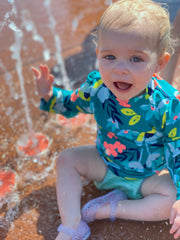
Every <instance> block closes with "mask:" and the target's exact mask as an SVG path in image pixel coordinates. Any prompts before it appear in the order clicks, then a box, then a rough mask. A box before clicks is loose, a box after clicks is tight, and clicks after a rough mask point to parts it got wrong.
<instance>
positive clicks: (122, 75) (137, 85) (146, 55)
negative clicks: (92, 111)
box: [97, 28, 161, 101]
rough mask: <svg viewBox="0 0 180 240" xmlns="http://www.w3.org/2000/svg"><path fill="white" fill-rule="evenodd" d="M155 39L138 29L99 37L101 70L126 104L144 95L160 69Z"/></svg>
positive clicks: (105, 81)
mask: <svg viewBox="0 0 180 240" xmlns="http://www.w3.org/2000/svg"><path fill="white" fill-rule="evenodd" d="M155 38H156V36H153V37H152V39H149V38H148V37H144V32H141V30H139V29H138V28H136V29H131V30H128V31H119V32H118V31H114V30H105V31H104V32H101V33H100V34H99V40H98V46H97V56H98V61H99V71H100V74H101V77H102V80H103V82H104V84H105V85H106V86H107V87H108V88H109V89H110V90H111V92H112V93H113V94H114V95H115V96H116V97H117V98H118V99H120V100H123V101H126V100H129V99H131V98H133V97H135V96H138V95H140V94H141V93H143V92H144V91H145V88H146V86H147V85H148V83H149V82H150V80H151V77H152V75H153V73H155V72H158V71H159V70H160V69H161V61H160V60H159V58H158V52H157V47H155V45H156V44H155Z"/></svg>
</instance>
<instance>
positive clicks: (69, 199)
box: [56, 146, 107, 240]
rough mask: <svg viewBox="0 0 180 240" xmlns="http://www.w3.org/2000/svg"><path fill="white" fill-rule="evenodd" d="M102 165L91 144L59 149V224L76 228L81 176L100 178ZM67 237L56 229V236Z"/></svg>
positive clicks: (104, 168) (101, 176)
mask: <svg viewBox="0 0 180 240" xmlns="http://www.w3.org/2000/svg"><path fill="white" fill-rule="evenodd" d="M106 171H107V169H106V165H105V163H104V162H103V160H102V159H101V157H100V156H99V153H98V151H97V149H96V147H95V146H83V147H77V148H72V149H68V150H65V151H63V152H62V153H61V154H60V155H59V157H58V159H57V199H58V207H59V211H60V215H61V220H62V224H63V225H64V226H67V227H69V228H73V229H75V228H77V226H78V225H79V222H80V219H81V213H80V199H81V191H82V183H81V176H83V177H86V178H88V179H90V180H96V181H101V180H102V179H103V178H104V176H105V174H106ZM62 239H63V240H66V239H68V240H69V239H71V238H69V236H67V235H66V234H64V233H59V235H58V237H57V238H56V240H62Z"/></svg>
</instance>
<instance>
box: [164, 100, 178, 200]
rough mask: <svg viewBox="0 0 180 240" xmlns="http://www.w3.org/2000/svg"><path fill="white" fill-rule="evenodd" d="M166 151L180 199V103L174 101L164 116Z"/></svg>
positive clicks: (168, 165) (168, 166) (168, 164)
mask: <svg viewBox="0 0 180 240" xmlns="http://www.w3.org/2000/svg"><path fill="white" fill-rule="evenodd" d="M163 122H164V123H163V124H164V136H165V138H164V150H165V159H166V163H167V168H168V170H169V173H170V175H171V178H172V180H173V182H174V184H175V186H176V189H177V200H179V199H180V101H179V100H178V99H173V100H172V101H171V102H170V104H169V107H168V110H167V111H166V112H164V114H163Z"/></svg>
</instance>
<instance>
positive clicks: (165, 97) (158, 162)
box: [40, 71, 180, 199]
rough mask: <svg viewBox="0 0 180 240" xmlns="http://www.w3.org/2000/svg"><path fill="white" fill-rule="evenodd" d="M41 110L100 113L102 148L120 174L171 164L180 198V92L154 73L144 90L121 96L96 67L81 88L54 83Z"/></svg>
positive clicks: (147, 172) (142, 173) (137, 173)
mask: <svg viewBox="0 0 180 240" xmlns="http://www.w3.org/2000/svg"><path fill="white" fill-rule="evenodd" d="M40 109H41V110H44V111H48V112H53V113H57V114H63V115H64V116H65V117H67V118H70V117H74V116H76V115H77V114H78V113H79V112H83V113H88V114H94V118H95V120H96V122H97V139H96V146H97V149H98V151H99V153H100V155H101V157H102V159H103V160H104V161H105V163H106V165H107V166H108V168H110V169H111V170H112V171H113V172H114V173H115V174H116V175H118V176H122V177H128V178H145V177H148V176H151V175H153V174H155V173H156V172H158V171H161V170H162V169H164V168H167V169H168V170H169V172H170V175H171V177H172V179H173V181H174V183H175V186H176V188H177V199H180V94H179V92H178V91H177V90H176V89H174V88H173V87H172V86H171V85H170V84H168V83H167V82H166V81H164V80H163V79H161V78H159V77H158V76H156V75H153V77H152V79H151V81H150V83H149V84H148V86H147V87H146V91H145V93H144V94H142V95H140V96H138V97H134V98H132V99H130V100H129V101H121V100H120V99H117V98H116V97H115V96H114V94H113V93H112V92H111V91H110V90H109V89H108V88H107V87H106V86H105V84H104V83H103V81H102V79H101V76H100V73H99V72H97V71H94V72H91V73H90V74H89V75H88V77H87V80H86V82H85V83H84V84H83V85H82V86H81V87H80V88H79V89H76V90H75V91H69V90H63V89H60V88H57V87H53V96H52V97H51V98H50V99H49V101H48V102H46V101H45V100H44V99H41V103H40Z"/></svg>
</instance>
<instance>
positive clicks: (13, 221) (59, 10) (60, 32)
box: [0, 0, 180, 240]
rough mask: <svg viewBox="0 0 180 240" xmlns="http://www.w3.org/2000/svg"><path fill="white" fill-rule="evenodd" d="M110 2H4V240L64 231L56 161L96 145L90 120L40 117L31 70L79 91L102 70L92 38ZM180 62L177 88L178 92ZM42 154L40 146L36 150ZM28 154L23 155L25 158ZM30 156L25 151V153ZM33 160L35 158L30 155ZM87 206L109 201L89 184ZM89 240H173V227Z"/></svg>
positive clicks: (113, 230) (127, 228)
mask: <svg viewBox="0 0 180 240" xmlns="http://www.w3.org/2000/svg"><path fill="white" fill-rule="evenodd" d="M110 3H111V1H108V0H93V1H87V0H81V1H74V0H58V1H56V0H31V1H28V0H26V1H24V0H14V1H13V0H9V1H8V0H3V1H2V0H1V1H0V79H1V80H0V83H1V91H0V126H1V128H0V131H1V132H0V133H1V134H0V239H1V240H4V239H7V240H21V239H23V240H26V239H27V240H30V239H33V240H41V239H42V240H43V239H45V240H51V239H52V240H53V239H55V237H56V235H57V231H56V229H57V227H58V225H59V224H60V223H61V219H60V216H59V213H58V207H57V201H56V190H55V187H56V172H55V159H56V157H57V155H58V153H59V152H60V151H62V150H63V149H66V148H69V147H72V146H79V145H86V144H94V140H95V136H96V126H95V122H94V120H93V118H92V117H90V116H84V115H80V116H79V117H77V118H75V119H73V120H69V121H66V120H64V119H63V118H61V117H59V116H57V115H56V116H55V115H52V114H48V113H44V112H40V111H39V109H38V106H39V98H38V96H37V93H36V90H35V84H34V79H33V75H32V72H31V67H32V66H36V67H38V66H39V64H40V63H46V64H47V65H48V66H49V67H50V69H51V71H52V73H53V74H54V75H55V77H56V84H58V85H59V86H61V87H63V88H69V89H74V88H76V87H78V86H79V85H80V84H81V83H82V82H84V80H85V79H86V76H87V74H88V73H89V72H90V71H92V70H94V69H97V62H96V55H95V51H94V46H93V43H92V37H91V36H90V35H89V34H90V33H91V31H92V30H93V29H94V28H95V27H96V26H97V24H98V21H99V18H100V16H101V14H102V13H103V11H104V10H105V9H106V8H107V6H108V5H109V4H110ZM179 74H180V61H179V64H178V66H177V68H176V74H175V77H174V80H173V85H175V86H176V87H177V88H178V89H179V90H180V85H179V80H180V79H179V78H180V77H179V76H180V75H179ZM37 135H38V136H39V135H40V136H41V135H43V136H44V137H45V138H44V140H42V144H41V147H39V149H41V150H42V153H38V151H37V152H33V151H34V149H33V146H32V149H31V151H30V152H29V155H27V151H26V149H25V148H26V146H27V145H28V144H30V142H29V139H31V138H35V140H37V138H36V136H37ZM35 145H36V146H37V144H35ZM22 149H23V150H22ZM24 149H25V150H24ZM30 153H31V154H30ZM83 185H84V188H83V196H82V205H83V204H84V203H85V202H87V201H88V200H90V199H92V198H94V197H96V196H99V195H102V194H104V192H102V191H98V190H97V189H95V187H94V186H93V184H92V183H91V182H88V181H86V180H85V179H84V180H83ZM90 227H91V230H92V234H91V237H90V238H89V239H90V240H96V239H98V240H102V239H107V240H116V239H118V240H132V239H133V240H139V239H144V240H145V239H146V240H151V239H153V240H157V239H159V240H162V239H165V240H172V239H173V237H172V236H170V235H169V229H170V225H169V223H168V221H163V222H156V223H149V222H136V221H123V220H116V221H115V222H114V223H111V222H110V221H108V220H106V221H96V222H95V223H91V224H90Z"/></svg>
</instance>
